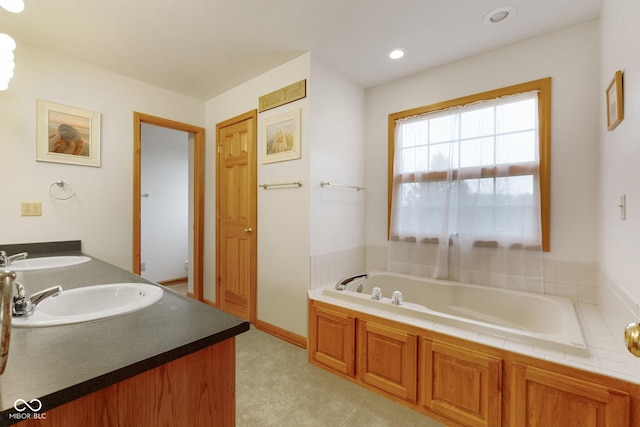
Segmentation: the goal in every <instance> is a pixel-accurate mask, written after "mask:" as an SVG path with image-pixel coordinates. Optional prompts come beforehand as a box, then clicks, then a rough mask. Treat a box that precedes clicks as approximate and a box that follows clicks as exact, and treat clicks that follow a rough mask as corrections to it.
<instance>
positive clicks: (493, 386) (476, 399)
mask: <svg viewBox="0 0 640 427" xmlns="http://www.w3.org/2000/svg"><path fill="white" fill-rule="evenodd" d="M420 344H421V347H420V354H421V357H422V360H421V369H422V371H421V372H422V375H421V376H420V391H421V394H420V396H421V399H420V400H421V404H422V405H423V406H424V407H426V408H428V409H430V410H432V411H434V412H437V413H439V414H441V415H445V416H447V417H449V418H451V419H453V420H456V421H458V422H461V423H463V424H464V425H465V426H470V427H497V426H499V425H500V420H501V417H502V414H501V400H502V381H501V376H502V361H501V360H500V359H499V358H496V357H493V356H490V355H488V354H482V353H478V352H475V351H472V350H469V349H466V348H462V347H457V346H453V345H449V344H445V343H441V342H437V341H431V340H429V339H427V338H422V340H421V342H420Z"/></svg>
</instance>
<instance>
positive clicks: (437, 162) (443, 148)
mask: <svg viewBox="0 0 640 427" xmlns="http://www.w3.org/2000/svg"><path fill="white" fill-rule="evenodd" d="M429 166H430V170H432V171H434V170H435V171H438V170H448V169H449V168H450V167H457V166H458V159H457V150H455V146H454V144H453V143H449V144H433V145H431V150H430V153H429Z"/></svg>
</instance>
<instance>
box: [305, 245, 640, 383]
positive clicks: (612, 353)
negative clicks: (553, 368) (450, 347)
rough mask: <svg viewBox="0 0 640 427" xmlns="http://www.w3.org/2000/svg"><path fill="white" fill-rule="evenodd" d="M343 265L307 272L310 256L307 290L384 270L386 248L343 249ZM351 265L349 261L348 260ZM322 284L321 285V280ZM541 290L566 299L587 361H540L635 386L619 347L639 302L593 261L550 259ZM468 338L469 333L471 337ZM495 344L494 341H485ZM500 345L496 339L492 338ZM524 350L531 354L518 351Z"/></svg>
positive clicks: (632, 368)
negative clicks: (572, 309)
mask: <svg viewBox="0 0 640 427" xmlns="http://www.w3.org/2000/svg"><path fill="white" fill-rule="evenodd" d="M362 252H364V255H363V256H364V258H365V261H364V263H365V267H364V268H363V267H362V266H360V265H358V264H357V262H358V261H357V260H358V256H359V255H358V254H360V253H362ZM349 253H350V255H349V256H350V258H349V259H350V260H351V261H349V262H345V261H340V258H341V257H342V256H344V255H345V253H344V251H338V252H334V253H330V254H322V256H320V257H319V258H316V260H318V263H317V264H316V269H314V268H313V266H314V264H313V260H314V258H315V257H312V273H316V274H312V289H315V288H318V287H320V286H323V285H326V284H327V283H335V281H337V280H338V279H340V278H341V277H344V276H347V275H349V274H355V273H359V272H362V271H374V270H383V271H384V270H387V269H388V268H387V267H388V261H387V247H386V246H384V245H382V246H381V245H367V246H366V247H363V248H355V249H352V250H349ZM354 260H355V261H354ZM352 264H356V265H357V268H356V267H354V268H352V270H351V271H348V270H345V269H344V268H343V269H342V270H340V271H339V272H338V273H336V272H333V273H332V271H331V266H341V267H344V266H345V265H352ZM322 280H324V281H322ZM544 288H545V294H546V295H554V296H562V297H567V298H569V299H571V300H572V301H573V303H574V307H575V308H576V312H577V314H578V319H579V321H580V324H581V327H582V330H583V332H584V333H585V339H586V340H587V345H588V347H589V351H590V357H589V358H588V359H584V358H583V359H576V358H575V357H574V356H568V355H567V354H562V353H558V354H551V353H548V354H545V353H540V352H539V351H536V352H535V353H536V354H539V355H540V358H543V359H545V358H546V359H549V360H554V359H557V360H558V361H559V363H560V361H565V362H564V363H566V362H567V361H569V362H570V363H569V364H573V363H576V364H577V365H576V366H577V367H581V368H583V369H586V370H590V371H594V372H599V373H607V372H608V373H607V375H612V376H614V377H618V378H621V379H625V380H628V381H631V382H635V383H638V381H640V358H636V357H634V356H633V355H631V354H630V353H629V352H628V351H627V350H626V348H625V346H624V341H623V333H624V327H625V326H626V325H627V324H628V323H631V322H637V321H640V302H638V301H634V300H633V298H631V297H630V296H629V295H627V294H626V293H625V292H624V291H623V290H622V289H620V287H619V286H617V284H616V283H615V282H614V281H613V280H611V279H610V278H608V277H607V276H605V275H604V274H603V273H602V272H601V271H600V270H599V269H598V265H597V263H595V262H577V261H570V260H561V259H551V258H549V257H545V261H544ZM443 327H444V325H443ZM472 336H473V334H472ZM486 339H487V340H488V341H495V339H494V338H488V337H487V338H486ZM498 342H499V343H500V339H498ZM500 345H506V346H508V347H510V348H513V350H514V351H516V350H515V349H517V348H520V347H522V346H521V345H520V344H518V343H515V342H511V341H507V342H503V343H501V344H500ZM524 349H525V351H527V352H533V351H534V349H531V348H529V347H528V346H524Z"/></svg>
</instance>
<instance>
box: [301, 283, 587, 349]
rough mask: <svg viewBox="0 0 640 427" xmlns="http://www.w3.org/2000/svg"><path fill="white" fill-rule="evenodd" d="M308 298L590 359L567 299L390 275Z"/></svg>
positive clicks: (328, 289) (321, 291)
mask: <svg viewBox="0 0 640 427" xmlns="http://www.w3.org/2000/svg"><path fill="white" fill-rule="evenodd" d="M374 287H379V288H381V289H382V299H381V300H379V301H378V300H374V299H372V298H371V292H372V289H373V288H374ZM393 291H400V292H402V294H403V297H404V302H403V304H402V305H394V304H391V295H392V292H393ZM309 296H310V298H312V299H320V300H322V299H324V298H322V297H328V298H329V299H330V301H329V302H330V303H336V302H338V303H339V302H340V301H344V304H343V305H345V306H347V307H349V308H352V307H355V306H354V305H353V304H350V303H356V304H357V305H360V306H365V307H368V308H372V309H374V310H375V311H376V313H382V314H378V315H382V316H383V317H387V318H390V319H392V320H397V321H400V322H405V323H407V321H408V319H409V318H415V319H418V321H419V320H426V321H431V322H436V323H440V324H445V325H449V326H454V327H459V328H462V329H467V330H471V331H474V332H479V333H484V334H490V335H498V336H501V337H508V338H512V339H515V340H516V341H520V342H522V341H524V342H526V343H529V344H531V345H535V346H539V347H544V348H548V349H552V350H558V351H564V352H569V353H573V354H580V355H585V354H586V349H587V346H586V345H585V342H584V337H583V335H582V330H581V329H580V324H579V322H578V318H577V316H576V312H575V310H574V307H573V303H572V302H571V300H570V299H568V298H562V297H555V296H549V295H540V294H534V293H528V292H519V291H510V290H506V289H497V288H490V287H486V286H477V285H469V284H463V283H457V282H450V281H444V280H435V279H427V278H422V277H415V276H408V275H403V274H396V273H388V272H373V273H370V274H369V277H368V278H367V279H363V280H354V281H352V282H350V283H349V284H348V285H347V288H346V289H345V290H343V291H339V290H336V289H335V283H333V284H330V285H326V286H323V287H321V288H317V289H315V290H313V291H310V292H309ZM321 296H322V297H321ZM325 302H326V301H325ZM380 310H382V311H383V312H384V313H383V312H380ZM385 313H387V315H385ZM398 315H403V316H398ZM407 316H408V317H407ZM417 326H419V325H417Z"/></svg>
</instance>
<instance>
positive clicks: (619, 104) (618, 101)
mask: <svg viewBox="0 0 640 427" xmlns="http://www.w3.org/2000/svg"><path fill="white" fill-rule="evenodd" d="M622 119H624V100H623V98H622V71H616V75H615V76H614V78H613V80H612V81H611V84H609V87H607V130H613V129H614V128H615V127H616V126H618V124H619V123H620V122H621V121H622Z"/></svg>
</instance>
